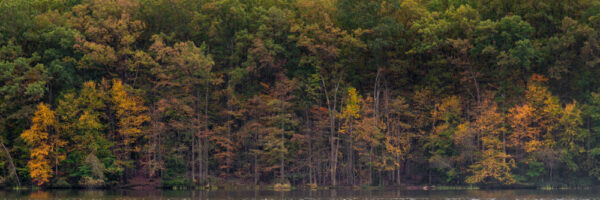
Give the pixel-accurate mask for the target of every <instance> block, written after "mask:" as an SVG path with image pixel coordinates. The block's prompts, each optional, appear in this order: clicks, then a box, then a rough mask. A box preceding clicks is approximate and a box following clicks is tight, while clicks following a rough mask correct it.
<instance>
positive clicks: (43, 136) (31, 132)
mask: <svg viewBox="0 0 600 200" xmlns="http://www.w3.org/2000/svg"><path fill="white" fill-rule="evenodd" d="M31 121H32V125H31V127H30V128H29V129H27V130H25V131H24V132H23V133H22V134H21V138H23V140H24V141H25V142H26V143H27V144H28V145H30V147H31V148H30V158H31V160H30V161H29V162H28V164H27V167H28V168H29V171H30V176H31V179H32V180H33V182H34V183H35V184H37V185H38V186H41V185H45V184H46V183H48V182H49V181H50V178H52V176H53V175H52V174H53V173H52V167H53V165H54V169H55V170H56V173H58V162H60V161H62V160H64V159H65V155H64V154H61V153H60V148H62V147H64V146H65V145H66V142H65V141H63V140H62V139H61V138H60V135H59V134H58V133H57V131H56V126H57V124H56V123H57V119H56V112H54V111H53V110H51V109H50V107H49V106H48V105H46V104H44V103H40V104H39V105H38V106H37V111H36V112H35V116H34V117H33V118H32V120H31ZM56 173H55V174H54V175H55V176H57V174H56Z"/></svg>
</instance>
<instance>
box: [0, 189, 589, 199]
mask: <svg viewBox="0 0 600 200" xmlns="http://www.w3.org/2000/svg"><path fill="white" fill-rule="evenodd" d="M26 199H56V200H79V199H88V200H96V199H98V200H100V199H107V200H113V199H114V200H117V199H120V200H145V199H147V200H154V199H165V200H171V199H172V200H193V199H261V200H269V199H339V200H345V199H399V200H400V199H402V200H413V199H414V200H417V199H443V200H459V199H468V200H484V199H535V200H542V199H556V200H567V199H600V191H598V190H554V191H543V190H458V191H439V190H438V191H401V190H376V191H357V190H320V191H289V192H276V191H241V190H240V191H211V192H206V191H169V190H150V191H130V190H129V191H128V190H50V191H33V192H31V191H21V192H14V191H0V200H26Z"/></svg>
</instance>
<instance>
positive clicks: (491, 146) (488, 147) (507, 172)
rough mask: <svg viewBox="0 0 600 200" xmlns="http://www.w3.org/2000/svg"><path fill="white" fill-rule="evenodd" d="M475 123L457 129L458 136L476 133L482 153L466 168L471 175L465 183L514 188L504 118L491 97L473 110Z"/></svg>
mask: <svg viewBox="0 0 600 200" xmlns="http://www.w3.org/2000/svg"><path fill="white" fill-rule="evenodd" d="M474 112H475V115H474V116H473V118H474V119H475V121H474V122H465V123H463V124H461V125H459V127H458V131H457V134H462V135H464V134H468V133H465V132H475V134H476V135H477V139H478V141H477V144H481V148H480V149H481V153H480V156H479V157H478V158H477V161H475V163H474V164H472V165H470V166H469V168H470V170H471V171H472V173H473V174H472V175H471V176H468V177H467V179H466V181H465V182H467V183H469V184H495V183H500V184H507V185H509V184H513V183H516V180H515V178H514V175H513V174H512V173H511V169H512V168H514V167H515V160H514V159H513V158H511V156H510V155H509V154H507V152H506V148H505V147H506V146H505V145H506V144H505V134H506V132H507V130H506V128H505V127H504V119H503V117H504V116H503V115H502V114H501V113H499V111H498V105H497V104H496V103H495V102H494V101H493V99H492V98H491V95H488V96H487V97H486V98H484V99H483V101H482V102H481V104H479V105H478V106H477V107H476V108H475V111H474Z"/></svg>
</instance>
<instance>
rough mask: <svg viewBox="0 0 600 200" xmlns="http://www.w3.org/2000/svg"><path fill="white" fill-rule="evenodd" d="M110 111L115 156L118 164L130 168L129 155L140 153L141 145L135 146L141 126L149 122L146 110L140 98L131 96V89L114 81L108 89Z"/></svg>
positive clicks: (140, 134)
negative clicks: (114, 134)
mask: <svg viewBox="0 0 600 200" xmlns="http://www.w3.org/2000/svg"><path fill="white" fill-rule="evenodd" d="M110 101H111V103H112V108H111V109H112V110H113V111H114V112H115V113H114V115H115V117H116V120H117V133H118V134H117V135H116V136H115V137H117V138H114V139H115V140H114V141H121V142H116V145H117V148H116V149H117V150H118V151H119V152H116V156H117V158H118V161H119V162H120V164H122V165H124V166H125V167H127V168H131V167H133V166H132V164H133V163H132V161H131V160H130V157H131V154H132V153H134V152H140V151H141V145H136V141H138V140H139V139H140V138H141V137H142V136H143V132H142V127H143V126H142V125H143V124H144V123H146V122H148V121H150V115H149V113H148V108H147V107H145V106H144V102H143V100H142V98H141V97H140V96H138V95H135V94H133V89H132V88H129V87H128V86H127V85H124V84H123V83H122V82H121V80H118V79H115V80H113V82H112V88H111V89H110Z"/></svg>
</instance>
